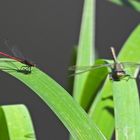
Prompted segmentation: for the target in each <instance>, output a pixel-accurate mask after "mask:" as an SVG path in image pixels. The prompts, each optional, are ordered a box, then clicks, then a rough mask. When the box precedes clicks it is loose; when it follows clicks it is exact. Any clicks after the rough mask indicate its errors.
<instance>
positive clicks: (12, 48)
mask: <svg viewBox="0 0 140 140" xmlns="http://www.w3.org/2000/svg"><path fill="white" fill-rule="evenodd" d="M4 44H5V46H6V47H7V48H8V49H9V50H10V51H11V52H12V53H13V55H14V56H15V57H18V58H21V59H25V57H24V56H23V54H22V53H21V52H20V51H19V49H18V47H17V45H15V44H14V45H13V43H12V42H11V41H9V40H8V39H4Z"/></svg>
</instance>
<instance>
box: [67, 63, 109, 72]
mask: <svg viewBox="0 0 140 140" xmlns="http://www.w3.org/2000/svg"><path fill="white" fill-rule="evenodd" d="M109 66H110V67H111V66H112V64H99V65H93V66H76V65H74V66H71V67H69V68H68V70H69V71H85V70H89V69H97V68H101V67H109Z"/></svg>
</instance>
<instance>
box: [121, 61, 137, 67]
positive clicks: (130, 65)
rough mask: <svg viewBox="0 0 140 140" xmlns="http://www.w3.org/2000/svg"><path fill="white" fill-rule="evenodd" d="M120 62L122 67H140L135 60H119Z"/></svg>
mask: <svg viewBox="0 0 140 140" xmlns="http://www.w3.org/2000/svg"><path fill="white" fill-rule="evenodd" d="M121 64H122V65H123V66H124V67H133V68H136V67H138V68H139V67H140V63H136V62H121Z"/></svg>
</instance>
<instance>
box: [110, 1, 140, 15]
mask: <svg viewBox="0 0 140 140" xmlns="http://www.w3.org/2000/svg"><path fill="white" fill-rule="evenodd" d="M108 1H110V2H113V3H115V4H117V5H120V6H127V7H130V8H132V9H133V10H136V11H138V12H140V2H139V1H137V0H108Z"/></svg>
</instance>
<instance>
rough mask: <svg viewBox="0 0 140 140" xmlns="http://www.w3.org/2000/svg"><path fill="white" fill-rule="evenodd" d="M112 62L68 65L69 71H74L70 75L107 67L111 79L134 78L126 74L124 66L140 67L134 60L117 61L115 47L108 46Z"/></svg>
mask: <svg viewBox="0 0 140 140" xmlns="http://www.w3.org/2000/svg"><path fill="white" fill-rule="evenodd" d="M110 50H111V54H112V58H113V63H107V64H101V65H93V66H71V67H69V70H70V71H75V73H74V74H72V75H71V76H75V75H78V74H83V73H85V72H88V71H92V70H95V69H99V68H103V67H109V68H110V69H111V72H110V73H109V77H110V79H111V80H113V81H120V80H121V79H124V78H125V77H128V79H129V78H133V79H134V78H135V77H132V76H131V75H130V74H127V72H126V71H125V67H130V68H131V67H135V68H138V70H139V67H140V63H135V62H119V61H118V60H117V57H116V53H115V49H114V47H110Z"/></svg>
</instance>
